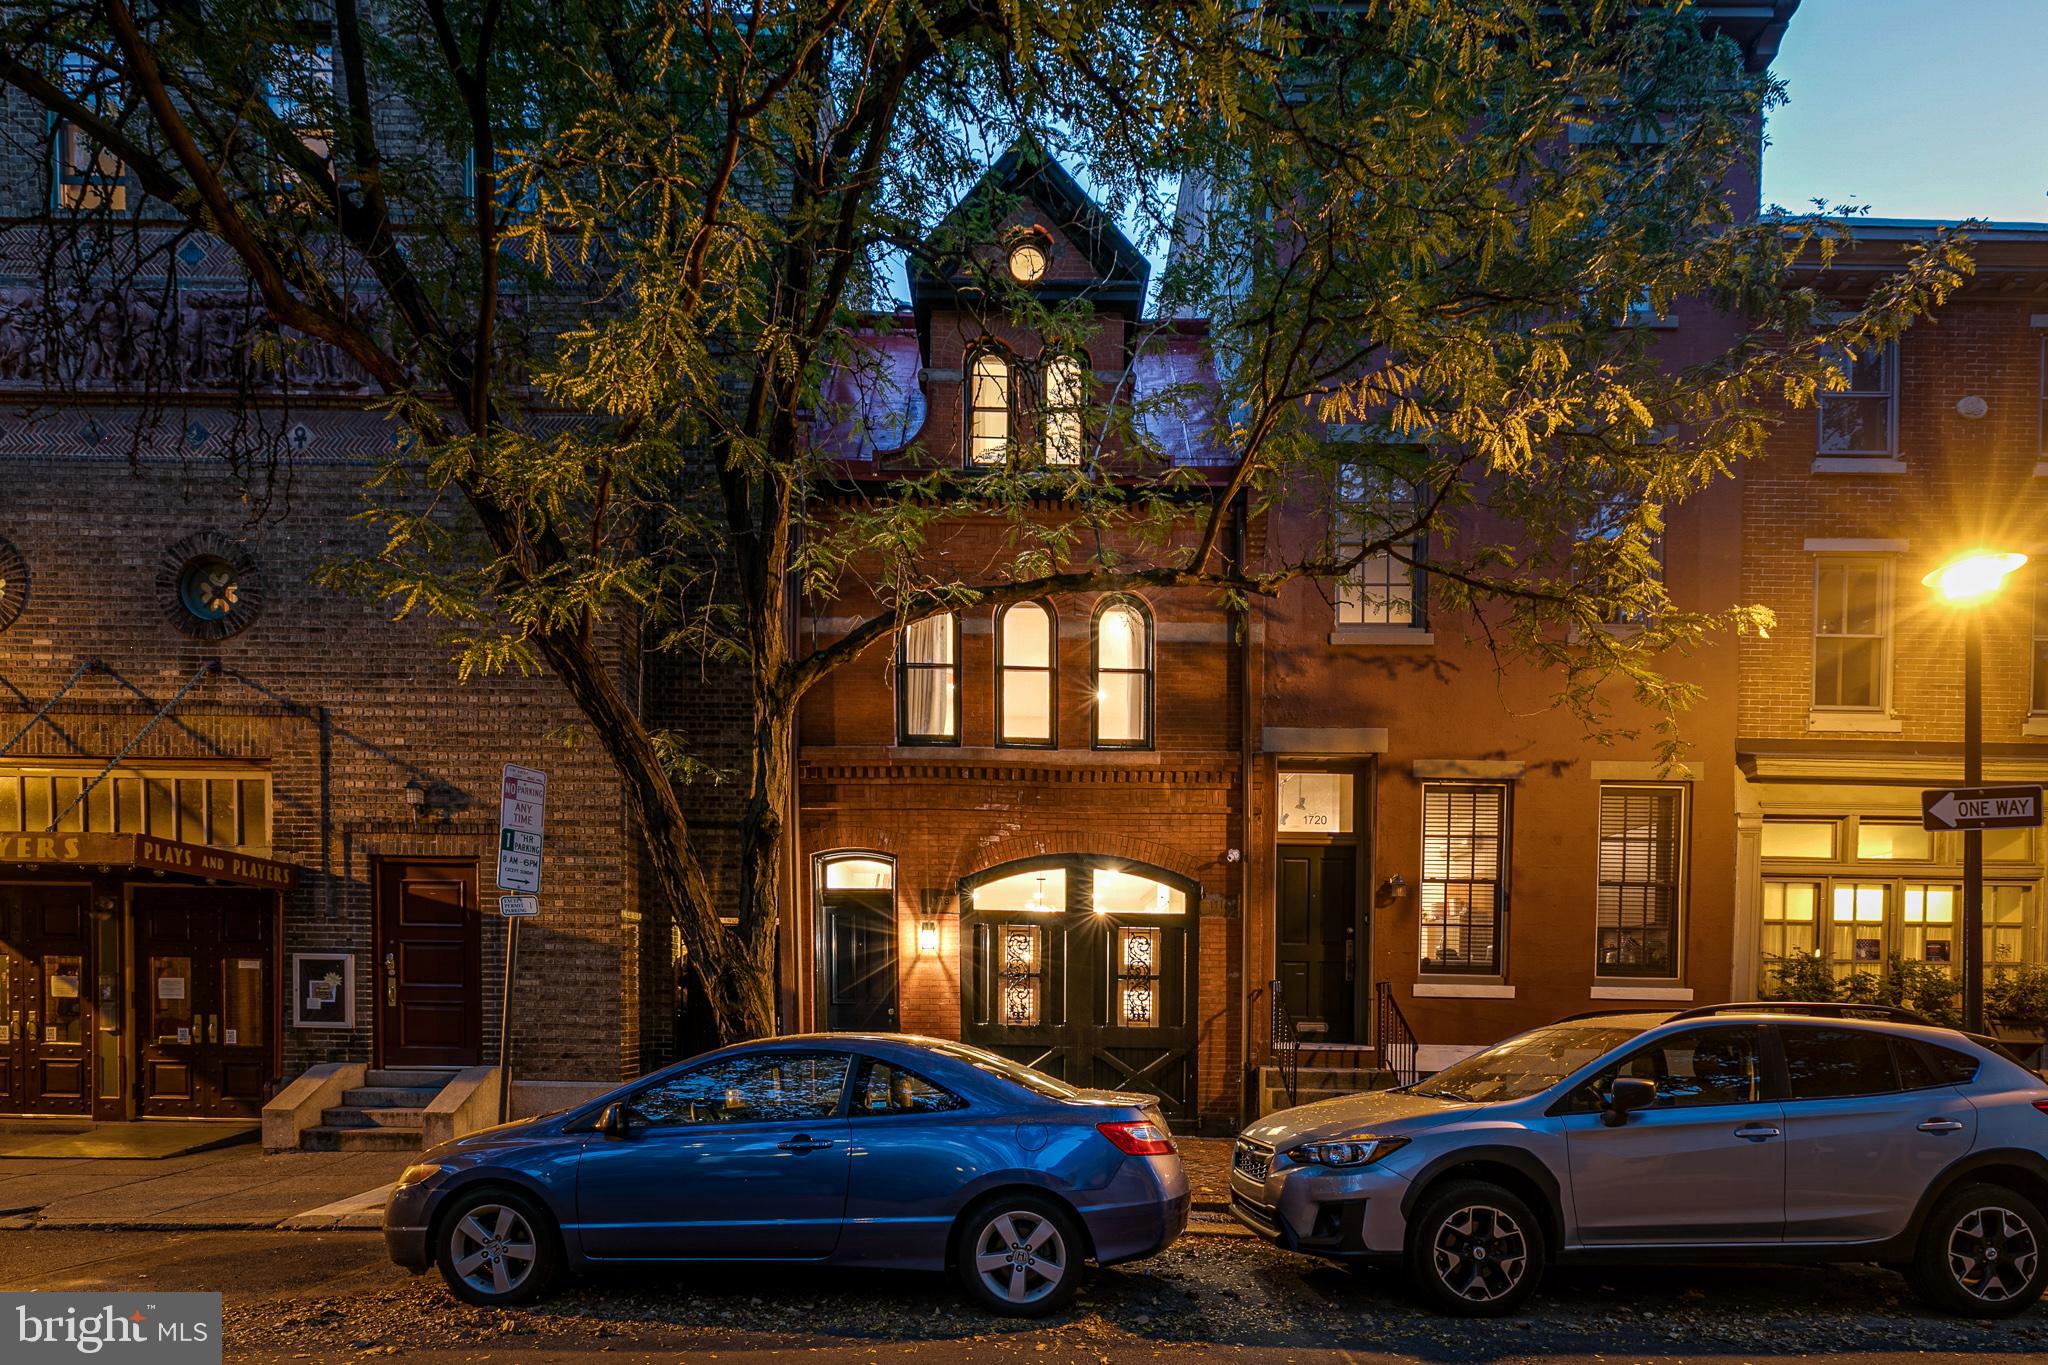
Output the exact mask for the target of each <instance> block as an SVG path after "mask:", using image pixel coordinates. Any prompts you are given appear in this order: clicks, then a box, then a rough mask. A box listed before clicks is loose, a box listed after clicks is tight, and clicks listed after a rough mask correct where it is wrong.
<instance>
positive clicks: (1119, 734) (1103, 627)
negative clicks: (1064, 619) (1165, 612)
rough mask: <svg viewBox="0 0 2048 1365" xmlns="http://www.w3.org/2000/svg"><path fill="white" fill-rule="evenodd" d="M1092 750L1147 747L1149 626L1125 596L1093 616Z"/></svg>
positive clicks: (1149, 723) (1149, 722)
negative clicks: (1093, 705) (1093, 698)
mask: <svg viewBox="0 0 2048 1365" xmlns="http://www.w3.org/2000/svg"><path fill="white" fill-rule="evenodd" d="M1095 747H1096V748H1098V749H1149V748H1151V747H1152V622H1151V619H1150V618H1149V617H1147V616H1146V614H1145V609H1144V607H1143V606H1141V605H1140V604H1139V603H1138V602H1136V601H1134V600H1132V599H1131V598H1127V597H1117V598H1111V599H1110V600H1109V601H1107V602H1105V603H1103V605H1102V606H1101V608H1100V609H1098V610H1097V611H1096V613H1095Z"/></svg>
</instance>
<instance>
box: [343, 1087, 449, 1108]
mask: <svg viewBox="0 0 2048 1365" xmlns="http://www.w3.org/2000/svg"><path fill="white" fill-rule="evenodd" d="M440 1093H441V1091H440V1088H439V1087H432V1088H430V1087H428V1086H424V1085H366V1086H361V1087H359V1088H357V1089H355V1090H344V1091H342V1092H341V1102H342V1103H343V1104H346V1105H349V1106H350V1107H352V1108H356V1109H393V1108H395V1109H424V1108H426V1107H427V1106H428V1105H430V1104H432V1103H433V1102H434V1096H436V1095H438V1094H440Z"/></svg>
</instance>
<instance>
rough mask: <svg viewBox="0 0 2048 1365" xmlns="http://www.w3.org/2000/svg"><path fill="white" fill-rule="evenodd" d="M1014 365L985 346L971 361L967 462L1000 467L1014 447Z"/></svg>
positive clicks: (968, 371) (968, 366) (968, 364)
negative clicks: (1012, 400)
mask: <svg viewBox="0 0 2048 1365" xmlns="http://www.w3.org/2000/svg"><path fill="white" fill-rule="evenodd" d="M1014 388H1015V384H1014V376H1013V374H1012V372H1011V369H1010V362H1009V361H1008V360H1007V359H1006V358H1005V357H1004V356H1003V354H1002V352H1000V351H997V350H995V349H993V348H990V347H984V348H982V349H981V350H978V351H976V352H975V353H974V355H973V357H972V358H971V359H970V360H969V361H968V362H967V462H968V463H969V464H975V465H997V464H1001V463H1002V462H1003V457H1004V455H1005V453H1006V452H1007V450H1008V448H1009V444H1010V400H1011V394H1012V391H1013V390H1014Z"/></svg>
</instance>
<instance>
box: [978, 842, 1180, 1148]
mask: <svg viewBox="0 0 2048 1365" xmlns="http://www.w3.org/2000/svg"><path fill="white" fill-rule="evenodd" d="M1200 894H1201V891H1200V887H1199V886H1197V885H1196V884H1195V883H1194V882H1192V881H1189V880H1187V879H1186V878H1184V877H1178V876H1175V875H1174V874H1172V873H1169V872H1166V871H1164V870H1162V869H1160V868H1156V867H1149V866H1145V865H1143V864H1138V863H1131V862H1127V861H1124V860H1121V859H1112V858H1097V857H1086V856H1081V857H1054V858H1033V859H1028V860H1025V861H1023V862H1018V863H1009V864H1005V865H1004V866H1002V867H999V868H995V869H993V870H991V871H989V872H987V873H984V874H982V875H981V876H979V877H975V878H970V879H969V880H968V881H967V883H966V884H965V885H964V886H963V887H962V889H961V906H962V925H963V929H962V935H963V939H964V941H965V945H966V946H965V950H966V953H967V956H968V962H967V963H966V967H967V976H968V980H967V989H966V991H964V992H963V993H962V997H961V1009H962V1015H963V1017H962V1021H961V1022H962V1035H963V1036H964V1037H965V1039H966V1040H967V1041H968V1042H970V1043H973V1044H975V1045H976V1046H979V1047H985V1048H988V1049H990V1050H991V1051H994V1052H998V1053H1001V1054H1002V1055H1004V1056H1006V1057H1010V1058H1013V1059H1015V1060H1017V1061H1021V1062H1024V1063H1026V1064H1027V1065H1029V1066H1033V1067H1036V1068H1038V1069H1039V1070H1041V1071H1045V1072H1047V1073H1049V1074H1051V1075H1054V1076H1057V1077H1059V1078H1060V1079H1062V1080H1065V1081H1066V1082H1067V1083H1068V1084H1070V1085H1077V1086H1087V1087H1098V1088H1102V1089H1109V1090H1127V1091H1136V1092H1144V1093H1149V1094H1152V1095H1155V1096H1157V1097H1158V1098H1159V1099H1160V1101H1161V1104H1162V1107H1163V1109H1164V1111H1165V1112H1166V1113H1167V1114H1169V1115H1182V1114H1188V1113H1191V1112H1192V1111H1193V1108H1194V1102H1195V1052H1194V1042H1195V1021H1194V1004H1195V1002H1194V994H1193V991H1192V989H1191V985H1192V980H1191V977H1192V974H1191V972H1190V970H1189V964H1190V963H1191V962H1192V961H1193V958H1194V952H1195V934H1196V929H1197V918H1196V906H1197V903H1198V900H1199V897H1200Z"/></svg>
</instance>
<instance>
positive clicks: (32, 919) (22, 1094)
mask: <svg viewBox="0 0 2048 1365" xmlns="http://www.w3.org/2000/svg"><path fill="white" fill-rule="evenodd" d="M91 905H92V892H91V889H90V888H89V887H84V886H6V887H0V1022H4V1024H5V1025H6V1030H5V1031H6V1034H7V1037H6V1040H5V1049H4V1051H5V1056H4V1057H0V1086H4V1088H5V1094H4V1095H0V1109H4V1110H6V1111H7V1112H9V1113H17V1114H89V1113H91V1112H92V1029H93V1019H94V1015H93V1009H92V999H91V992H90V991H89V990H88V989H87V986H86V982H87V980H88V978H87V976H86V947H87V942H88V935H89V932H90V929H91V916H90V910H91Z"/></svg>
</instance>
